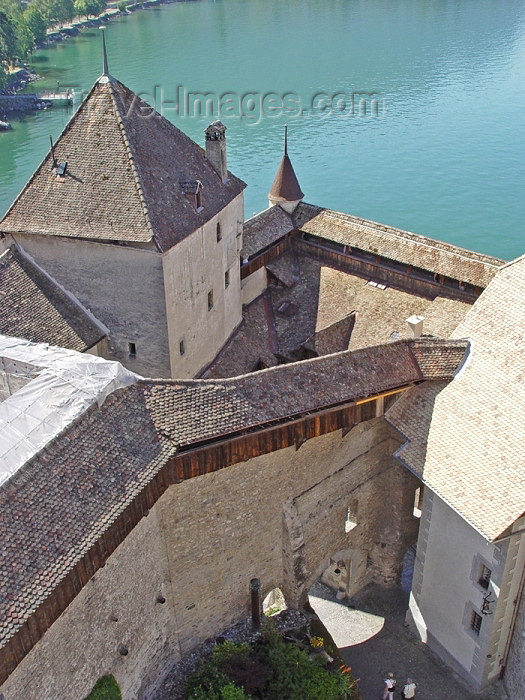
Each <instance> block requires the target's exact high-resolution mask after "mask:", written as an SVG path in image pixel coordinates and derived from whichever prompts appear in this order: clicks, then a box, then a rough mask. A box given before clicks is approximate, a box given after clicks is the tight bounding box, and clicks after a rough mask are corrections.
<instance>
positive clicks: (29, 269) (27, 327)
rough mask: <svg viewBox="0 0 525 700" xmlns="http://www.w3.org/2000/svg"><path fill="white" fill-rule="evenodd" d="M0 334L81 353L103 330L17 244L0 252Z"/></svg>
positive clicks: (103, 334) (94, 341) (96, 339)
mask: <svg viewBox="0 0 525 700" xmlns="http://www.w3.org/2000/svg"><path fill="white" fill-rule="evenodd" d="M0 298H1V300H2V313H1V314H0V333H1V334H3V335H9V336H14V337H17V338H25V339H26V340H31V341H34V342H42V343H49V344H50V345H59V346H61V347H63V348H67V349H69V350H78V351H79V352H84V351H85V350H88V349H89V348H91V347H93V346H94V345H96V344H97V343H98V341H99V340H101V339H102V338H103V337H104V336H105V333H104V331H103V330H102V329H101V328H100V327H99V326H98V325H97V324H96V323H95V322H94V321H93V320H92V318H91V317H90V316H89V315H88V314H87V312H86V311H85V310H84V309H82V307H81V306H80V304H79V303H78V302H75V301H74V299H73V298H72V297H71V296H70V295H68V294H66V292H65V291H64V290H63V289H62V288H61V287H59V286H58V285H57V284H56V282H54V281H53V280H52V279H51V278H50V277H48V276H47V275H46V274H45V273H44V272H43V271H42V270H41V269H40V268H38V267H37V266H36V265H34V264H33V263H32V262H31V261H30V260H29V259H28V258H27V257H26V256H25V255H23V254H22V253H21V252H20V250H18V248H16V246H11V247H10V248H9V249H8V250H6V251H5V252H4V253H3V254H2V255H0Z"/></svg>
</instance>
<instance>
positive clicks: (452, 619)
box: [410, 489, 498, 684]
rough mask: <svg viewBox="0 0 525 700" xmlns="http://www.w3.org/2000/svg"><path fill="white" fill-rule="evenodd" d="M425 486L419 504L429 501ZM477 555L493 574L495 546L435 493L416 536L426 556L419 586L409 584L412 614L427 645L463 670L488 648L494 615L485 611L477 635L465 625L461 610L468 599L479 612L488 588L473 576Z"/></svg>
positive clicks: (420, 556)
mask: <svg viewBox="0 0 525 700" xmlns="http://www.w3.org/2000/svg"><path fill="white" fill-rule="evenodd" d="M427 492H428V489H426V490H425V501H424V503H423V510H425V508H426V507H429V504H428V499H427V496H426V494H427ZM478 555H480V556H482V557H483V559H484V560H486V561H487V562H488V563H489V564H490V565H491V568H492V571H493V574H496V573H497V569H498V564H497V562H496V561H495V558H494V557H495V550H494V546H493V545H491V544H489V543H488V542H487V541H486V540H485V539H484V538H483V537H482V536H481V535H480V534H479V533H478V532H476V531H475V530H474V529H473V528H471V527H470V526H469V525H468V523H466V522H465V521H464V520H463V519H462V518H461V517H460V516H459V515H458V514H457V513H456V512H455V511H453V510H452V509H451V508H450V507H449V506H448V505H447V504H446V503H444V501H442V500H441V499H439V498H438V497H437V496H436V495H435V494H434V495H433V502H432V514H431V518H430V523H429V528H428V532H424V531H420V537H419V541H418V553H417V557H418V559H423V560H424V565H423V570H422V579H421V582H420V584H419V585H418V589H419V590H417V591H415V590H413V597H412V600H411V604H410V605H411V610H412V614H413V616H414V617H415V618H419V624H420V631H423V630H422V629H421V626H423V625H424V627H425V628H426V633H427V635H428V639H427V641H428V643H429V645H430V646H433V647H434V648H435V650H436V651H437V652H438V653H440V651H441V648H443V649H444V650H445V651H446V652H447V653H448V654H450V656H451V657H453V658H454V659H455V661H456V662H457V663H458V664H459V665H460V666H461V667H463V668H464V669H465V671H466V675H467V676H470V675H472V674H473V673H474V674H475V669H473V664H474V662H475V657H476V656H481V655H482V654H483V649H484V648H485V649H486V648H487V646H488V644H489V641H490V634H491V626H492V621H493V617H491V616H483V622H482V627H481V632H480V635H479V637H475V636H474V635H473V634H471V633H469V632H468V631H467V628H468V627H469V623H470V615H469V614H467V615H466V613H465V610H466V606H467V605H468V604H469V603H472V606H473V609H477V610H478V612H479V608H480V606H481V603H482V601H483V594H484V593H486V591H484V590H483V589H482V588H481V587H480V586H478V585H477V584H476V583H475V581H473V579H472V570H473V562H474V559H475V557H476V556H478ZM419 573H421V572H419ZM436 642H437V644H436ZM476 680H477V681H478V682H479V683H480V684H481V683H482V680H483V679H482V678H481V677H479V676H478V678H477V679H476Z"/></svg>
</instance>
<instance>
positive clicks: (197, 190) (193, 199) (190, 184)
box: [180, 180, 203, 212]
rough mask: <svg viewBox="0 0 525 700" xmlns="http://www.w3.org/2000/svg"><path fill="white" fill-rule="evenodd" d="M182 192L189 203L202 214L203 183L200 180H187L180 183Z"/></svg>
mask: <svg viewBox="0 0 525 700" xmlns="http://www.w3.org/2000/svg"><path fill="white" fill-rule="evenodd" d="M180 186H181V189H182V192H183V194H184V196H185V197H186V199H187V200H188V202H190V204H192V205H193V207H194V209H195V211H197V212H201V211H202V210H203V206H202V190H203V186H202V182H201V181H200V180H185V181H184V182H181V183H180Z"/></svg>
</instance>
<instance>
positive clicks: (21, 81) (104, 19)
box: [0, 0, 196, 115]
mask: <svg viewBox="0 0 525 700" xmlns="http://www.w3.org/2000/svg"><path fill="white" fill-rule="evenodd" d="M195 1H196V0H144V2H136V3H135V4H133V5H128V7H127V8H126V10H125V11H124V12H120V10H118V9H117V8H116V7H110V8H108V9H107V10H105V11H104V12H103V13H102V14H100V15H99V16H98V17H92V18H90V19H88V18H85V19H80V18H77V19H76V20H75V21H73V22H71V24H68V25H66V26H64V27H61V28H60V29H53V30H52V31H49V32H48V33H47V38H46V41H44V42H42V43H41V44H37V46H36V48H37V50H38V49H46V48H49V47H50V46H52V45H53V44H56V43H58V42H61V41H65V40H66V39H69V38H70V37H75V36H78V35H79V34H80V33H81V32H82V31H83V30H84V29H89V28H93V27H101V26H103V25H104V24H107V23H108V22H109V21H111V20H112V19H114V18H115V17H122V16H124V15H127V14H131V13H132V12H137V11H138V10H148V9H151V8H153V7H156V6H159V5H169V4H172V3H176V2H195ZM115 4H116V3H115ZM39 79H40V76H39V75H37V74H36V73H34V72H33V71H31V70H29V69H28V68H27V67H26V66H24V67H21V68H20V69H19V70H17V71H14V72H13V73H12V74H11V75H10V76H9V77H8V79H7V83H6V85H5V87H4V89H3V90H2V91H0V114H1V115H7V114H9V113H13V112H35V111H39V110H42V109H46V108H47V107H50V106H51V103H50V102H49V101H46V100H43V99H42V98H40V97H39V96H38V95H37V94H36V93H31V94H24V95H21V94H19V93H20V91H21V90H23V89H24V88H25V87H26V86H27V84H28V83H31V82H35V81H37V80H39Z"/></svg>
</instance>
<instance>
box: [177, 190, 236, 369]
mask: <svg viewBox="0 0 525 700" xmlns="http://www.w3.org/2000/svg"><path fill="white" fill-rule="evenodd" d="M243 217H244V200H243V195H242V194H240V195H239V196H238V197H236V198H235V199H234V200H233V201H232V202H230V204H229V205H228V206H227V207H225V208H224V209H223V210H222V211H221V212H220V213H219V214H218V215H217V216H215V217H213V218H212V219H211V220H210V221H208V222H207V223H206V224H205V225H204V226H203V227H202V228H200V229H198V230H197V231H195V232H194V233H193V234H192V235H191V236H188V237H187V238H185V239H184V240H183V241H181V242H180V243H179V244H178V245H177V246H175V247H174V248H172V249H171V250H170V251H168V252H167V253H165V255H164V256H163V269H164V286H165V290H166V308H167V323H168V333H169V348H170V363H171V376H172V377H173V378H176V377H178V378H189V377H194V376H195V375H196V374H198V373H199V371H200V370H202V369H203V368H204V367H205V366H206V365H208V364H209V363H210V362H211V361H212V360H213V358H214V357H215V355H216V354H217V353H218V351H219V350H220V349H221V347H222V346H223V345H224V343H225V342H226V341H227V340H228V338H229V336H230V335H231V333H232V332H233V331H234V329H235V328H236V327H237V326H238V325H239V323H240V322H241V320H242V307H241V289H240V273H239V251H240V249H241V246H242V222H243ZM217 222H220V224H221V233H222V239H221V240H220V241H217ZM227 270H229V272H230V283H229V286H228V287H227V288H225V283H224V273H225V272H226V271H227ZM212 290H213V308H212V309H211V311H208V293H209V292H210V291H212ZM181 341H183V342H184V354H183V355H181V354H180V343H181Z"/></svg>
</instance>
